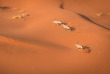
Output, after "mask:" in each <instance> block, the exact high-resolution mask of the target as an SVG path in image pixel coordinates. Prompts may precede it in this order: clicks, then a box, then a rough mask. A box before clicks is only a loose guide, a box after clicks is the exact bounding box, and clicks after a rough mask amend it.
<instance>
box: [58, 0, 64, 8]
mask: <svg viewBox="0 0 110 74" xmlns="http://www.w3.org/2000/svg"><path fill="white" fill-rule="evenodd" d="M59 7H60V8H61V9H64V1H63V0H62V3H61V4H60V6H59Z"/></svg>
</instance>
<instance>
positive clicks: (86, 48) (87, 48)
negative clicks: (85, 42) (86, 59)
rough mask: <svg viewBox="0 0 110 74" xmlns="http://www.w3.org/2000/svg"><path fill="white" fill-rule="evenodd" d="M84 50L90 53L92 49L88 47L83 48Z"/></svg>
mask: <svg viewBox="0 0 110 74" xmlns="http://www.w3.org/2000/svg"><path fill="white" fill-rule="evenodd" d="M83 50H88V53H90V52H91V49H90V47H88V46H83Z"/></svg>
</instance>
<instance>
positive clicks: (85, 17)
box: [75, 12, 110, 30]
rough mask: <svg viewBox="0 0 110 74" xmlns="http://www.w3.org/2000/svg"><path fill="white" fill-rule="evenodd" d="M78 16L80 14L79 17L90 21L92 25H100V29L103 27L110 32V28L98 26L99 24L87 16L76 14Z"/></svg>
mask: <svg viewBox="0 0 110 74" xmlns="http://www.w3.org/2000/svg"><path fill="white" fill-rule="evenodd" d="M75 13H76V12H75ZM76 14H78V15H79V16H81V17H82V18H84V19H86V20H88V21H89V22H91V23H93V24H96V25H98V26H100V27H102V28H104V29H106V30H110V28H107V27H104V26H102V25H100V24H98V23H96V22H94V21H92V20H91V19H89V18H88V17H87V16H85V15H83V14H80V13H76Z"/></svg>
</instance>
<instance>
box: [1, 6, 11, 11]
mask: <svg viewBox="0 0 110 74" xmlns="http://www.w3.org/2000/svg"><path fill="white" fill-rule="evenodd" d="M0 9H2V10H6V9H10V7H8V6H5V7H0Z"/></svg>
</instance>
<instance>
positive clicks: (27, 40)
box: [0, 34, 70, 50]
mask: <svg viewBox="0 0 110 74" xmlns="http://www.w3.org/2000/svg"><path fill="white" fill-rule="evenodd" d="M0 36H4V37H7V38H11V39H13V40H17V41H21V42H24V43H29V44H35V45H39V46H43V47H46V48H47V47H48V48H52V49H58V50H59V49H60V50H68V49H70V48H69V47H66V46H63V45H60V44H56V43H53V42H49V41H46V40H41V39H34V40H33V39H30V38H24V37H18V36H10V35H6V34H0Z"/></svg>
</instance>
